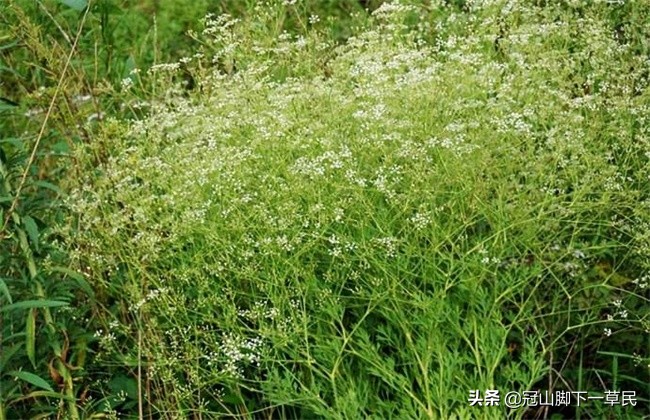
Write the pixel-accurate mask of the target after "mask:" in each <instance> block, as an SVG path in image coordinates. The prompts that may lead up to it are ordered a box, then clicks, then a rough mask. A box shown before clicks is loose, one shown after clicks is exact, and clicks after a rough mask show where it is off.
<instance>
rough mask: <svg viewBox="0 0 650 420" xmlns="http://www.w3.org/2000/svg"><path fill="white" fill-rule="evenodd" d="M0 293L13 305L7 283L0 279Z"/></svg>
mask: <svg viewBox="0 0 650 420" xmlns="http://www.w3.org/2000/svg"><path fill="white" fill-rule="evenodd" d="M0 219H1V218H0ZM0 292H1V293H2V294H3V295H4V296H5V297H6V298H7V301H8V302H9V303H10V304H11V303H13V301H12V300H11V293H9V288H8V287H7V283H5V281H4V279H0Z"/></svg>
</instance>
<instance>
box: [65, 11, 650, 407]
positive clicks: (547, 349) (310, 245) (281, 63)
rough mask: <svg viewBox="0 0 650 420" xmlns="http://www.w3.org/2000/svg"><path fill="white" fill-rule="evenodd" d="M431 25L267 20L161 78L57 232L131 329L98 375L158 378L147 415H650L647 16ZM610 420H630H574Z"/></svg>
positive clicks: (118, 333)
mask: <svg viewBox="0 0 650 420" xmlns="http://www.w3.org/2000/svg"><path fill="white" fill-rule="evenodd" d="M284 3H285V4H284V5H278V6H277V7H288V8H291V7H294V6H292V4H291V3H292V2H284ZM438 3H440V4H439V5H438V6H436V7H434V6H431V7H430V8H429V9H426V8H425V7H424V6H412V5H406V4H399V3H389V4H384V5H383V6H381V7H380V8H379V9H377V10H376V11H375V12H374V13H373V15H372V18H371V19H370V20H369V21H368V22H362V23H360V25H359V26H360V27H359V28H356V29H355V31H356V32H355V33H354V35H353V36H351V37H350V38H349V39H348V40H347V42H345V44H343V45H337V44H335V43H333V42H331V41H329V38H328V37H327V36H326V35H325V34H324V32H323V31H322V30H321V29H319V28H320V26H319V25H318V21H317V19H316V18H315V17H314V18H312V19H311V22H309V23H308V24H306V25H305V30H304V31H303V32H302V33H301V34H298V35H296V34H289V33H287V32H280V31H277V28H278V27H279V26H278V20H277V19H278V18H277V16H278V15H280V13H276V12H277V10H278V9H276V8H268V7H267V6H258V8H257V9H256V11H255V13H252V14H250V15H249V16H247V17H243V18H241V19H235V18H232V17H230V16H228V15H222V16H218V17H217V16H208V17H207V18H206V20H205V29H204V30H203V32H202V33H201V34H195V37H196V38H197V41H198V45H197V50H196V53H195V54H193V55H191V56H188V57H186V58H184V59H181V61H180V62H179V63H171V64H165V65H158V66H155V67H154V68H152V69H151V70H150V73H151V75H152V77H154V78H155V80H156V81H157V83H158V84H159V85H158V86H159V90H158V92H161V94H160V95H158V96H156V97H154V98H152V101H151V102H150V104H149V105H150V112H149V113H148V115H147V116H146V117H143V118H141V119H138V120H134V121H131V122H129V123H125V122H123V121H117V120H115V121H111V122H109V123H108V124H106V125H105V126H104V128H103V130H104V131H103V134H102V136H101V138H100V139H99V140H98V141H97V142H96V143H94V144H93V145H90V146H89V147H88V148H87V149H82V150H79V151H78V154H79V156H78V158H79V159H80V161H81V162H87V163H88V168H87V170H86V171H85V172H84V173H85V174H86V175H85V176H81V177H79V178H78V179H72V180H70V187H71V188H72V189H73V193H72V194H71V195H70V197H69V200H68V204H69V207H70V210H71V211H72V212H73V213H74V214H75V215H76V217H75V219H74V220H72V221H71V223H70V227H69V228H68V229H67V231H66V235H67V237H68V243H69V244H70V245H71V246H72V247H73V250H72V258H73V260H74V261H76V264H78V266H79V267H87V268H86V271H87V272H88V273H89V278H90V279H91V280H92V282H93V285H94V286H95V287H96V288H97V293H98V295H101V296H104V297H105V298H106V299H107V300H109V301H112V302H113V304H112V305H113V306H112V307H110V308H108V309H109V310H110V313H111V314H113V315H115V317H116V321H118V322H115V323H114V324H113V326H112V327H111V328H109V329H107V330H102V331H98V338H99V348H98V350H99V354H98V356H97V357H104V358H105V360H106V361H107V362H108V361H115V360H124V363H125V364H127V365H129V366H132V367H135V366H137V367H138V368H139V369H140V370H139V372H140V374H139V375H138V377H137V379H138V387H139V391H138V392H139V394H140V395H142V396H144V397H145V401H146V403H147V404H146V406H145V407H146V409H147V410H150V412H152V413H157V414H158V415H162V414H163V413H164V414H165V415H167V416H176V415H178V416H181V415H185V416H189V415H190V413H202V414H213V415H214V414H217V413H218V414H221V415H236V414H237V415H247V416H257V415H259V414H260V413H262V412H263V413H265V414H266V415H268V416H271V415H278V416H280V417H289V418H294V417H295V418H303V417H304V418H309V417H327V418H356V417H377V418H388V417H399V418H420V417H433V418H436V417H454V416H456V417H459V418H466V417H467V416H470V415H479V414H480V413H482V412H481V411H479V410H491V411H490V412H489V413H490V415H493V416H495V417H504V416H512V417H522V416H524V415H526V414H529V415H530V414H533V411H535V410H536V408H532V409H530V410H529V411H527V409H526V407H521V408H519V409H514V410H510V409H508V408H507V407H506V406H505V405H503V404H502V405H500V406H498V407H491V408H485V407H483V408H481V407H469V403H468V402H467V401H468V396H469V391H470V390H481V391H482V392H483V391H485V390H489V389H498V390H500V391H501V392H502V393H504V394H505V393H506V392H508V391H526V390H534V389H540V388H541V389H549V390H551V391H554V390H567V391H576V390H584V391H589V392H590V393H592V395H603V394H602V393H603V392H605V391H607V390H610V389H615V390H618V389H619V388H622V389H625V390H633V391H635V392H637V396H638V401H639V403H638V404H639V406H640V405H643V404H646V403H647V400H648V389H647V386H646V385H644V384H646V383H647V382H648V369H647V366H646V365H647V363H648V354H647V349H648V345H647V344H648V340H649V338H650V336H649V333H648V322H649V320H648V314H647V303H648V298H647V277H644V276H645V273H647V270H648V268H649V267H648V261H649V260H648V256H649V252H650V251H649V250H650V246H649V242H648V241H649V238H650V229H648V226H649V225H648V220H649V219H648V216H649V213H648V210H649V207H648V203H649V201H648V193H649V190H648V183H647V180H648V176H649V175H650V172H649V171H650V165H649V163H648V158H649V157H650V148H649V143H648V132H649V130H648V128H649V127H648V121H647V119H646V118H645V117H644V116H645V115H647V114H648V105H647V104H648V103H650V102H649V101H648V89H647V82H648V61H647V51H645V50H642V49H641V50H640V48H642V47H641V42H640V41H639V40H638V39H636V38H634V37H633V35H632V34H633V31H632V30H633V29H638V26H635V25H638V24H639V22H642V21H643V20H642V18H641V17H640V16H646V15H647V12H646V11H644V10H643V9H642V8H641V7H640V6H635V5H633V4H627V5H614V4H596V5H586V4H583V3H582V2H568V3H566V4H564V3H563V4H559V3H558V4H557V5H553V4H539V5H537V6H531V5H528V3H527V2H517V1H509V2H503V1H483V2H472V3H470V2H467V3H466V5H465V7H463V8H455V7H452V6H445V7H443V3H445V2H438ZM549 3H550V2H549ZM574 3H577V5H573V4H574ZM616 13H619V14H620V15H617V16H618V17H617V19H620V20H621V21H625V20H624V19H628V20H627V21H626V23H625V24H622V25H623V26H621V27H624V28H626V29H624V30H623V35H620V34H618V32H617V30H618V29H617V28H616V27H613V25H612V22H613V21H615V20H614V19H613V18H612V15H613V14H616ZM621 16H624V18H621ZM625 25H627V26H625ZM274 28H275V29H276V30H275V32H273V30H274ZM269 33H274V34H276V35H277V36H272V37H271V36H268V34H269ZM617 34H618V35H617ZM182 74H186V75H187V74H189V75H191V80H193V81H194V87H193V89H192V90H191V91H188V90H187V89H186V87H187V83H186V82H185V85H184V84H183V80H185V81H187V77H183V76H182ZM97 149H102V150H104V149H107V150H109V152H110V153H109V156H108V157H107V158H105V159H100V160H99V161H98V160H97V159H95V158H94V157H95V156H96V155H97V153H96V150H97ZM613 304H614V305H615V307H614V308H613V309H612V305H613ZM624 307H625V309H624ZM613 311H614V312H613ZM624 311H625V312H624ZM608 314H609V315H610V318H608V317H607V315H608ZM611 322H617V323H618V324H616V326H615V327H614V326H611V324H610V323H611ZM603 332H605V333H606V334H603ZM101 360H102V359H100V362H99V363H101ZM628 361H629V363H628ZM634 362H637V363H642V364H643V368H642V369H641V370H639V369H638V368H636V367H634V366H633V363H634ZM134 392H135V391H134ZM598 393H600V394H598ZM131 397H132V398H135V396H134V395H131ZM637 408H638V407H637ZM608 409H609V410H618V414H621V415H629V416H632V415H634V412H635V411H634V410H635V409H636V408H635V407H633V406H631V405H630V406H625V407H623V406H620V407H616V408H614V409H612V408H609V407H607V406H606V405H602V404H601V405H598V404H590V405H589V406H587V407H584V406H583V407H581V408H576V407H571V408H568V407H567V408H566V410H573V411H571V412H570V413H569V415H580V410H586V412H587V413H588V415H590V416H596V417H598V416H601V415H605V414H604V413H608V412H610V411H607V410H608ZM558 410H559V409H558Z"/></svg>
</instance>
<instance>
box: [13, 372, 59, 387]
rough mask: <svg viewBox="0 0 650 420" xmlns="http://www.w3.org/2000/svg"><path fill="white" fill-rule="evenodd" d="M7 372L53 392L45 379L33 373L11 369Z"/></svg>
mask: <svg viewBox="0 0 650 420" xmlns="http://www.w3.org/2000/svg"><path fill="white" fill-rule="evenodd" d="M7 374H8V375H10V376H15V377H16V378H18V379H22V380H23V381H25V382H28V383H30V384H32V385H34V386H37V387H39V388H42V389H44V390H46V391H50V392H54V390H53V389H52V387H51V386H50V384H48V383H47V381H46V380H45V379H43V378H41V377H40V376H38V375H35V374H33V373H30V372H25V371H22V370H12V371H11V372H7Z"/></svg>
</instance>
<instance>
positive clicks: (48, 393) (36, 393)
mask: <svg viewBox="0 0 650 420" xmlns="http://www.w3.org/2000/svg"><path fill="white" fill-rule="evenodd" d="M38 397H50V398H56V399H59V400H64V401H70V402H75V401H76V400H75V399H74V398H73V397H68V396H67V395H64V394H60V393H58V392H53V391H34V392H30V393H29V394H27V395H25V396H23V397H20V398H16V399H14V400H12V401H13V402H18V401H24V400H31V399H33V398H38Z"/></svg>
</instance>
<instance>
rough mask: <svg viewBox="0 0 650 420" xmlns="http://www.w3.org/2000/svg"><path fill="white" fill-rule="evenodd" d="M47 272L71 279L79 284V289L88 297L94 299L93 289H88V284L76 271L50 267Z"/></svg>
mask: <svg viewBox="0 0 650 420" xmlns="http://www.w3.org/2000/svg"><path fill="white" fill-rule="evenodd" d="M49 270H50V272H54V273H61V274H65V275H66V276H68V277H70V278H71V279H73V280H74V281H76V282H77V283H78V284H79V287H80V288H81V289H82V290H83V291H84V292H86V294H87V295H88V296H89V297H91V298H95V292H94V291H93V288H92V287H90V284H88V282H87V281H86V279H85V278H84V277H83V276H82V275H81V274H79V273H77V272H76V271H74V270H71V269H69V268H67V267H59V266H56V267H51V268H50V269H49Z"/></svg>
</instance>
